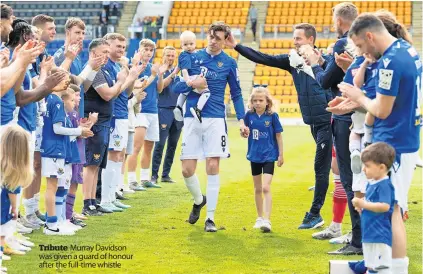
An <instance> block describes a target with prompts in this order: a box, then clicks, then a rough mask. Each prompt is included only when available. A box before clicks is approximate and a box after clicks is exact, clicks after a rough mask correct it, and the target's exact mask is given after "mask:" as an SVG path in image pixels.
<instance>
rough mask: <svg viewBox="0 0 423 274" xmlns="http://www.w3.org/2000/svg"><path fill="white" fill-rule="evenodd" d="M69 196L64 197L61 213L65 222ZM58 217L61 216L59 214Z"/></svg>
mask: <svg viewBox="0 0 423 274" xmlns="http://www.w3.org/2000/svg"><path fill="white" fill-rule="evenodd" d="M67 196H68V195H67V194H66V195H65V196H64V197H63V205H62V212H61V215H62V220H64V221H66V197H67ZM57 215H59V214H57Z"/></svg>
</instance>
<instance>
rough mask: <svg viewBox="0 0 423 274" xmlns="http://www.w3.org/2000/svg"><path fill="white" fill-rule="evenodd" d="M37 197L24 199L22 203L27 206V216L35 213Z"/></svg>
mask: <svg viewBox="0 0 423 274" xmlns="http://www.w3.org/2000/svg"><path fill="white" fill-rule="evenodd" d="M35 202H36V200H35V198H34V197H33V198H30V199H23V201H22V203H23V205H24V208H25V216H28V215H31V214H34V213H35Z"/></svg>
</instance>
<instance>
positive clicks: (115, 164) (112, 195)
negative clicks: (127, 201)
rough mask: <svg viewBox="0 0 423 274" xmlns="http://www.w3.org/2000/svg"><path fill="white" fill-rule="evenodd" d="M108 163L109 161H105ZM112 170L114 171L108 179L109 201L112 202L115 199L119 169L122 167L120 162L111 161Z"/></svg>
mask: <svg viewBox="0 0 423 274" xmlns="http://www.w3.org/2000/svg"><path fill="white" fill-rule="evenodd" d="M107 164H109V163H107ZM111 164H112V167H113V170H114V171H115V172H114V173H113V175H112V180H111V181H110V185H109V187H110V189H109V195H110V196H109V201H110V202H114V201H116V188H117V184H119V177H120V172H119V171H120V169H119V168H122V164H121V162H113V161H111Z"/></svg>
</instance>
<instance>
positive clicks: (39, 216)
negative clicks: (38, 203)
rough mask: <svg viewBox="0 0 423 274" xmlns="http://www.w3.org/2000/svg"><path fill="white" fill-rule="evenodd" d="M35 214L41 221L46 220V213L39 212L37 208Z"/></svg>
mask: <svg viewBox="0 0 423 274" xmlns="http://www.w3.org/2000/svg"><path fill="white" fill-rule="evenodd" d="M35 215H37V217H38V219H40V220H41V221H43V222H46V215H45V214H41V212H40V211H39V210H37V211H35Z"/></svg>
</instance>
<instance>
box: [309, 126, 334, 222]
mask: <svg viewBox="0 0 423 274" xmlns="http://www.w3.org/2000/svg"><path fill="white" fill-rule="evenodd" d="M310 130H311V134H312V135H313V138H314V142H315V143H316V154H315V156H314V179H315V188H314V198H313V203H312V205H311V209H310V213H312V214H314V215H318V214H320V209H321V208H322V207H323V204H324V203H325V198H326V193H327V191H328V187H329V172H330V167H331V161H332V128H331V125H330V123H327V124H321V125H310Z"/></svg>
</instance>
